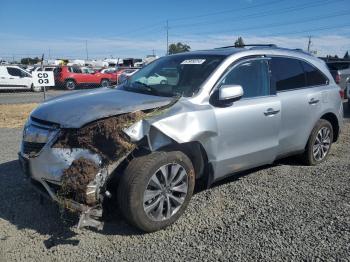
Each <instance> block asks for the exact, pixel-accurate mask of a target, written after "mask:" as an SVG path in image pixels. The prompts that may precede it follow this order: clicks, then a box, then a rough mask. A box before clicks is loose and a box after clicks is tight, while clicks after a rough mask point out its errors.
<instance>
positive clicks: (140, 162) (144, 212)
mask: <svg viewBox="0 0 350 262" xmlns="http://www.w3.org/2000/svg"><path fill="white" fill-rule="evenodd" d="M194 183H195V174H194V169H193V166H192V163H191V161H190V159H189V158H188V157H187V156H186V155H185V154H183V153H182V152H179V151H173V152H154V153H151V154H149V155H146V156H142V157H138V158H135V159H133V160H132V161H131V162H130V164H129V166H128V167H127V168H126V170H125V172H124V174H123V176H122V178H121V180H120V182H119V185H118V203H119V207H120V210H121V213H122V214H123V216H124V217H125V219H126V220H127V222H129V223H130V224H132V225H134V226H136V227H138V228H139V229H141V230H143V231H146V232H152V231H157V230H160V229H162V228H165V227H167V226H169V225H171V224H173V223H174V222H175V221H176V220H177V219H178V218H179V217H180V216H181V215H182V213H183V212H184V211H185V209H186V207H187V205H188V203H189V201H190V199H191V197H192V194H193V189H194Z"/></svg>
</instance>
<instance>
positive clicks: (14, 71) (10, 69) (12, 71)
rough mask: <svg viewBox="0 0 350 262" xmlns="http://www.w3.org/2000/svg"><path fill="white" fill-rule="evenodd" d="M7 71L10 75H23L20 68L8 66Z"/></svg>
mask: <svg viewBox="0 0 350 262" xmlns="http://www.w3.org/2000/svg"><path fill="white" fill-rule="evenodd" d="M7 72H8V73H9V75H11V76H22V71H21V70H19V69H18V68H14V67H8V68H7Z"/></svg>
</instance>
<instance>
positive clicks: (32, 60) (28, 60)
mask: <svg viewBox="0 0 350 262" xmlns="http://www.w3.org/2000/svg"><path fill="white" fill-rule="evenodd" d="M40 61H41V59H40V58H39V57H35V58H31V57H25V58H22V59H21V64H23V65H34V64H36V63H38V62H40Z"/></svg>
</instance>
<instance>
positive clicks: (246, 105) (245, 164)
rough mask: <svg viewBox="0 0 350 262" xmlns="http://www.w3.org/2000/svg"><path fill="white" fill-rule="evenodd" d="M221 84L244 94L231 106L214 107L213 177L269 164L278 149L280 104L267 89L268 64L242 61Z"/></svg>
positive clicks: (264, 61) (257, 61)
mask: <svg viewBox="0 0 350 262" xmlns="http://www.w3.org/2000/svg"><path fill="white" fill-rule="evenodd" d="M220 85H241V86H242V88H243V90H244V95H243V97H242V98H241V99H240V100H239V101H236V102H234V103H233V104H232V105H231V106H225V107H220V106H216V107H214V112H215V115H216V119H217V125H218V130H219V136H218V138H217V139H218V141H217V154H216V155H217V163H216V164H215V166H214V169H215V174H216V176H218V177H220V176H223V175H226V174H230V173H232V172H236V171H240V170H244V169H248V168H252V167H256V166H259V165H263V164H267V163H272V162H273V161H274V159H275V157H276V154H277V150H278V134H279V126H280V115H281V114H280V110H281V105H280V101H279V99H278V98H277V96H276V95H275V94H274V91H273V90H271V88H270V78H269V66H268V61H267V60H266V59H261V58H257V59H249V60H245V61H242V62H240V63H239V64H237V65H235V66H234V67H233V68H232V70H231V71H229V73H227V75H226V76H225V77H224V78H223V80H222V81H221V83H220V84H219V88H220Z"/></svg>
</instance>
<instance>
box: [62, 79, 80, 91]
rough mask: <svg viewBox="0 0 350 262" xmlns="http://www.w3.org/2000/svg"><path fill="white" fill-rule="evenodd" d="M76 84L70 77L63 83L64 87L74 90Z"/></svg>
mask: <svg viewBox="0 0 350 262" xmlns="http://www.w3.org/2000/svg"><path fill="white" fill-rule="evenodd" d="M76 86H77V84H76V83H75V81H74V80H72V79H68V80H66V82H65V84H64V87H65V88H66V89H67V90H74V89H75V88H76Z"/></svg>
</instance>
